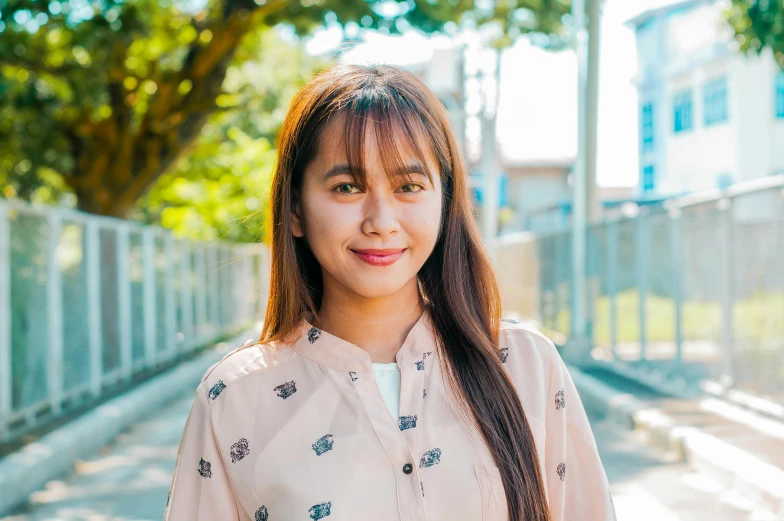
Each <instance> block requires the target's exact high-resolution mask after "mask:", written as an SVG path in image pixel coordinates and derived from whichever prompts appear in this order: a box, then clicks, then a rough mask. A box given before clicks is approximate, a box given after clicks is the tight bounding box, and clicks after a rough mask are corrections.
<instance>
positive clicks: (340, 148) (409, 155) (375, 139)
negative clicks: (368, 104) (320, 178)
mask: <svg viewBox="0 0 784 521" xmlns="http://www.w3.org/2000/svg"><path fill="white" fill-rule="evenodd" d="M359 117H367V118H368V119H369V121H367V122H366V124H365V128H364V133H363V136H362V155H363V158H364V160H365V161H366V162H368V163H378V162H383V159H382V157H383V156H384V155H385V154H384V153H383V151H382V150H381V147H394V148H395V151H396V153H397V154H398V155H399V158H400V160H401V161H402V162H403V163H404V164H411V163H418V162H419V157H418V155H417V150H416V148H414V147H413V146H412V145H411V143H410V142H409V138H408V137H407V135H406V130H405V129H404V128H402V126H401V125H400V124H399V123H398V122H395V121H392V123H391V127H388V128H390V130H391V136H381V137H380V138H379V136H377V135H376V126H375V124H374V122H373V121H372V120H370V118H371V116H359ZM345 125H346V116H345V115H341V116H336V117H335V118H334V119H331V120H330V121H329V123H328V124H327V125H325V127H324V128H323V130H322V132H321V135H320V136H319V146H318V147H317V157H318V159H320V160H321V161H322V162H324V161H326V162H330V163H334V164H338V163H340V164H346V163H348V162H349V158H348V157H347V149H346V139H345V138H346V132H345V130H346V129H345ZM412 130H413V134H414V136H413V138H414V139H415V140H416V142H417V143H418V146H419V148H420V149H421V151H422V154H423V155H424V160H425V161H426V162H427V167H428V168H429V169H431V170H433V172H432V173H435V169H437V165H438V162H437V160H436V157H435V155H434V154H433V151H432V145H430V144H429V142H428V140H427V135H426V134H425V133H424V131H423V130H422V129H420V128H419V127H418V125H417V126H414V128H413V129H412ZM386 137H391V139H385V138H386ZM356 152H357V151H354V154H356ZM356 166H357V167H360V166H361V165H356Z"/></svg>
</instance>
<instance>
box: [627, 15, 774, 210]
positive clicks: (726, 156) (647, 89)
mask: <svg viewBox="0 0 784 521" xmlns="http://www.w3.org/2000/svg"><path fill="white" fill-rule="evenodd" d="M728 3H729V2H726V0H687V1H682V2H678V3H676V4H673V5H670V6H667V7H662V8H658V9H653V10H650V11H646V12H644V13H642V14H640V15H639V16H637V17H635V18H634V19H632V20H630V21H629V22H628V24H629V25H630V26H631V27H632V28H633V29H634V30H635V32H636V38H637V62H638V71H637V75H636V76H635V78H634V80H633V81H634V84H635V85H636V87H637V91H638V95H639V111H640V112H639V114H640V119H639V121H640V143H639V154H640V184H639V186H640V191H641V194H640V195H641V196H643V197H646V196H652V197H661V196H669V195H674V194H680V193H684V192H691V191H693V190H699V189H704V188H715V187H717V186H719V187H721V186H725V185H728V184H732V183H736V182H739V181H744V180H748V179H753V178H759V177H763V176H768V175H773V174H778V173H782V172H784V73H782V72H781V69H780V68H779V67H778V65H777V64H776V63H775V61H774V60H773V58H772V55H770V54H768V53H763V54H762V56H761V57H756V56H744V55H742V54H740V53H739V52H737V51H736V50H735V49H736V48H735V47H734V41H733V39H732V30H731V28H730V27H729V25H728V24H727V22H726V21H725V20H724V18H723V10H724V9H726V7H727V4H728Z"/></svg>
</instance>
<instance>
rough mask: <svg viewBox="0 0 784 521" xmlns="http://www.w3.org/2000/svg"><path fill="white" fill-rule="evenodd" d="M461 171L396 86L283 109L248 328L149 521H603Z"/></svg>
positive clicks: (582, 450) (574, 428) (214, 371)
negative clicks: (249, 334)
mask: <svg viewBox="0 0 784 521" xmlns="http://www.w3.org/2000/svg"><path fill="white" fill-rule="evenodd" d="M466 172H467V169H466V165H465V162H464V159H463V158H462V157H461V156H460V153H459V151H458V147H457V142H456V140H455V137H454V135H453V133H452V131H451V129H450V126H449V122H448V117H447V114H446V112H445V110H444V107H443V106H442V104H441V103H440V102H439V100H438V98H437V97H435V95H434V94H433V93H432V92H431V91H430V90H429V89H428V88H427V87H426V86H425V85H424V84H423V83H422V82H421V81H420V80H419V79H418V78H417V77H416V76H415V75H413V74H411V73H410V72H407V71H405V70H402V69H399V68H396V67H391V66H371V67H363V66H356V65H341V66H336V67H334V68H332V69H330V70H328V71H325V72H324V73H322V74H320V75H318V76H317V77H316V78H315V79H313V80H312V81H311V82H310V83H309V84H307V85H306V86H305V87H304V88H303V89H302V90H301V91H300V92H299V93H298V94H297V95H296V97H295V98H294V100H293V102H292V106H291V108H290V111H289V113H288V115H287V117H286V120H285V122H284V124H283V128H282V131H281V136H280V143H279V156H278V164H277V168H276V172H275V177H274V180H273V187H272V221H273V222H272V226H271V229H272V230H273V237H272V256H271V258H272V262H271V270H272V275H271V283H270V295H269V303H268V307H267V313H266V317H265V322H264V329H263V331H262V334H261V338H260V339H259V340H258V341H257V342H255V343H252V344H246V345H244V346H242V347H240V348H238V349H236V350H234V351H232V352H230V353H228V354H227V355H226V356H225V357H224V358H223V359H222V360H221V361H219V362H218V363H216V364H215V365H213V366H212V367H211V368H210V370H208V371H207V373H206V374H205V376H204V378H203V380H202V382H201V385H199V387H198V390H197V393H196V398H195V400H194V404H193V407H192V409H191V413H190V415H189V418H188V421H187V424H186V427H185V431H184V433H183V437H182V441H181V444H180V447H179V450H178V454H177V459H176V468H175V473H174V478H173V480H172V486H171V490H170V500H169V502H167V508H166V513H165V517H164V519H165V520H168V521H207V520H210V521H229V520H249V519H253V520H256V521H258V520H261V521H267V520H269V521H277V520H284V521H294V520H297V519H313V520H318V519H324V518H327V520H328V521H329V519H335V520H341V521H360V520H362V521H365V520H371V519H372V520H374V521H392V520H405V521H425V520H432V521H436V520H438V521H441V520H444V521H447V520H449V521H456V520H469V521H480V520H486V521H487V520H489V521H501V520H507V519H508V520H510V521H523V520H525V521H545V520H548V521H566V520H568V521H577V520H580V521H606V520H611V519H614V511H613V506H612V498H611V496H610V493H609V486H608V482H607V477H606V475H605V472H604V469H603V467H602V464H601V462H600V460H599V455H598V453H597V450H596V444H595V441H594V438H593V435H592V433H591V429H590V426H589V424H588V420H587V418H586V415H585V411H584V409H583V406H582V404H581V402H580V399H579V397H578V395H577V392H576V390H575V387H574V384H573V382H572V380H571V378H570V376H569V374H568V372H567V370H566V368H565V366H564V364H563V361H562V359H561V357H560V356H559V354H558V352H557V350H556V349H555V347H554V345H553V343H552V342H551V341H550V340H548V339H547V338H546V337H545V336H543V335H542V334H541V333H539V332H537V331H536V330H534V329H532V328H530V327H527V326H523V325H520V324H517V323H514V322H502V321H501V320H500V313H501V309H500V299H499V289H498V286H497V283H496V280H495V278H494V276H493V271H492V268H491V265H490V263H489V261H488V257H487V255H486V253H485V251H484V249H483V246H482V243H481V241H480V237H479V235H478V232H477V227H476V225H475V222H474V217H473V215H472V209H471V205H470V201H469V194H468V187H467V183H466ZM567 470H568V473H567Z"/></svg>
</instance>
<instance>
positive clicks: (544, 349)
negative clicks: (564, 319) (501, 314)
mask: <svg viewBox="0 0 784 521" xmlns="http://www.w3.org/2000/svg"><path fill="white" fill-rule="evenodd" d="M499 348H500V349H501V353H500V354H501V360H502V361H503V362H504V363H505V364H510V363H511V364H514V365H515V366H516V367H519V366H522V367H525V368H534V367H536V366H540V367H541V366H544V367H548V366H549V364H550V357H551V356H552V350H553V349H555V344H553V341H552V340H550V338H549V337H547V335H545V334H544V333H542V332H541V331H540V330H539V329H538V328H537V327H536V326H535V325H534V324H533V323H531V322H520V321H518V320H513V319H501V334H500V339H499ZM510 359H511V360H510Z"/></svg>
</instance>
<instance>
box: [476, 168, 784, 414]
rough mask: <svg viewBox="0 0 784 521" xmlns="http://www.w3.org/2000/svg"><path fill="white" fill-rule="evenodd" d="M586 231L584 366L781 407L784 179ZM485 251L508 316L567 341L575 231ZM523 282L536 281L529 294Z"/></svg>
mask: <svg viewBox="0 0 784 521" xmlns="http://www.w3.org/2000/svg"><path fill="white" fill-rule="evenodd" d="M586 233H587V239H586V259H585V265H586V274H587V286H586V287H587V300H588V302H587V310H588V318H589V324H590V327H589V331H590V335H591V339H592V343H591V346H592V347H591V348H590V349H591V352H590V353H587V356H586V357H584V359H587V360H590V362H591V363H595V364H606V365H609V366H611V367H613V368H614V369H616V370H618V371H619V372H625V373H627V374H630V375H632V376H634V377H639V378H642V379H643V380H646V379H647V380H649V381H654V382H658V383H659V384H661V385H665V386H669V385H673V386H681V387H682V388H683V389H689V388H692V389H693V388H698V387H699V386H700V385H701V384H702V383H703V382H705V381H706V380H707V381H712V382H716V383H719V384H721V385H722V386H723V387H724V388H734V389H738V390H743V391H749V392H751V393H753V394H756V395H761V396H765V397H768V398H772V399H773V400H775V401H777V402H779V403H784V175H778V176H770V177H767V178H762V179H757V180H754V181H749V182H746V183H742V184H739V185H735V186H733V187H730V188H728V189H726V190H724V191H719V190H716V191H710V192H704V193H699V194H693V195H689V196H684V197H680V198H676V199H671V200H668V201H666V203H665V204H664V205H663V206H661V207H658V208H657V207H650V206H642V207H639V209H638V214H637V215H636V216H634V217H622V218H616V219H608V220H605V221H602V222H600V223H594V224H591V225H590V226H589V227H588V229H587V232H586ZM490 249H491V252H492V255H493V256H494V258H495V260H496V264H497V266H498V272H499V277H500V279H501V285H502V288H503V291H504V299H505V300H504V305H505V308H506V311H507V312H509V313H512V314H518V315H519V316H520V317H522V318H524V319H531V320H534V321H536V322H538V324H539V325H540V326H541V327H542V329H543V330H545V331H546V332H547V333H548V334H550V335H551V337H552V338H553V339H554V340H556V341H557V342H560V343H564V344H565V343H568V341H569V339H570V338H571V335H572V312H571V311H572V305H573V302H572V298H573V297H572V291H571V288H572V273H571V263H572V233H571V231H569V230H565V231H561V232H556V233H550V234H545V235H536V236H535V235H532V234H521V235H518V236H514V237H511V238H505V239H503V240H500V239H499V240H498V241H495V242H494V243H493V244H492V245H491V248H490ZM520 252H526V253H525V255H521V254H520ZM520 272H527V273H530V275H528V277H529V278H533V279H534V280H536V281H537V283H535V284H529V287H531V288H532V289H531V291H528V292H525V293H524V294H521V293H520V292H518V291H517V290H516V289H515V288H516V286H515V285H516V284H519V280H520V278H521V275H520Z"/></svg>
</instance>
